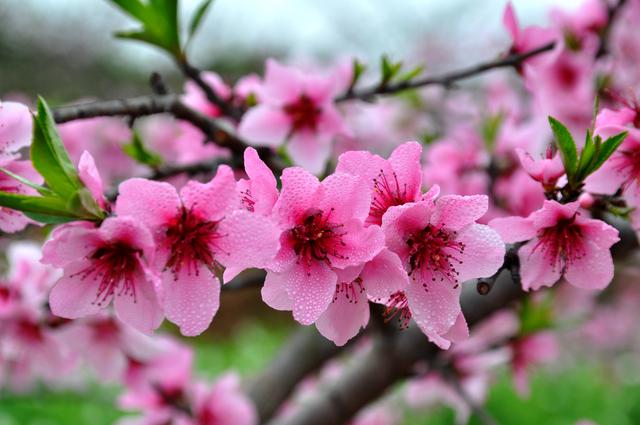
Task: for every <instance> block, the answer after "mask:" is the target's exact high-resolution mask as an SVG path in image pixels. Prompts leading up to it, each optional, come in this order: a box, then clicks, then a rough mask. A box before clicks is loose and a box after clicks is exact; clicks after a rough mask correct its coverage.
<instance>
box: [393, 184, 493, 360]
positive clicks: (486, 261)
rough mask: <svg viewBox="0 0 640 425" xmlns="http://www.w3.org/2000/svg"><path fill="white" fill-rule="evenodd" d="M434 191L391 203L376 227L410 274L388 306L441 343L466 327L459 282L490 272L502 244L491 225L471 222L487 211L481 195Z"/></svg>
mask: <svg viewBox="0 0 640 425" xmlns="http://www.w3.org/2000/svg"><path fill="white" fill-rule="evenodd" d="M437 194H438V191H437V189H434V190H432V191H430V193H428V194H427V195H425V196H424V197H423V200H422V201H420V202H415V203H409V204H404V205H401V206H397V207H391V208H390V209H389V210H388V211H387V213H386V214H385V215H384V217H383V218H382V230H383V231H384V234H385V237H386V242H387V247H388V248H389V249H390V250H391V251H393V252H395V253H396V254H397V255H398V256H399V257H400V259H401V260H402V263H403V266H404V268H405V270H406V272H407V275H408V276H409V278H410V281H409V286H408V288H407V290H406V291H404V292H402V293H396V294H392V295H391V297H390V299H389V300H388V302H387V305H388V308H389V309H390V310H391V313H392V314H394V313H395V312H394V310H396V311H397V313H399V314H400V315H401V317H402V315H404V317H405V319H406V318H408V317H413V318H414V320H415V321H416V323H417V324H418V326H419V327H420V329H421V330H422V331H423V332H424V333H425V334H426V335H427V337H428V338H429V340H430V341H432V342H434V343H435V344H437V345H438V346H440V347H441V348H445V349H446V348H448V347H449V346H450V344H451V341H457V340H460V339H463V338H465V337H466V336H467V333H468V331H467V326H466V321H465V319H464V316H463V315H462V311H461V309H460V300H459V298H460V291H461V283H462V282H465V281H467V280H469V279H474V278H479V277H488V276H491V275H493V274H494V273H495V272H496V271H497V270H498V268H499V267H500V266H501V265H502V263H503V260H504V252H505V248H504V243H502V241H501V240H500V237H499V236H498V234H497V233H496V232H495V231H494V230H492V229H491V228H489V227H488V226H485V225H481V224H477V223H476V220H478V219H479V218H480V217H482V216H483V215H484V214H485V212H486V211H487V206H488V205H487V204H488V198H487V197H486V196H484V195H476V196H457V195H446V196H442V197H441V198H439V199H437V200H435V201H434V199H435V197H436V196H437ZM409 313H410V316H409Z"/></svg>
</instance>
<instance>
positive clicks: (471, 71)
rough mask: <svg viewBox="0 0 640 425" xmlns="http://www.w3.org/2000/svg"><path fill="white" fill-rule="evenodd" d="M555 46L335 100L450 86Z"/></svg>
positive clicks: (368, 97) (353, 93) (511, 64)
mask: <svg viewBox="0 0 640 425" xmlns="http://www.w3.org/2000/svg"><path fill="white" fill-rule="evenodd" d="M554 46H555V42H552V43H548V44H545V45H544V46H541V47H538V48H536V49H533V50H530V51H528V52H524V53H517V54H510V55H508V56H506V57H504V58H502V59H497V60H493V61H489V62H484V63H480V64H478V65H474V66H471V67H468V68H464V69H461V70H458V71H453V72H449V73H446V74H443V75H439V76H435V77H426V78H416V79H413V80H410V81H402V82H399V83H395V84H387V85H384V86H380V85H379V84H377V85H375V86H372V87H369V88H365V89H360V90H353V91H351V92H347V93H345V94H343V95H342V96H339V97H337V98H336V99H335V101H336V102H344V101H347V100H353V99H360V100H370V99H373V98H374V97H376V96H382V95H391V94H395V93H398V92H401V91H404V90H410V89H417V88H421V87H426V86H445V87H449V86H451V85H452V84H453V83H455V82H457V81H460V80H464V79H467V78H470V77H474V76H476V75H479V74H482V73H484V72H486V71H490V70H493V69H499V68H511V67H514V68H515V67H517V66H519V65H520V64H522V63H523V62H524V61H525V60H527V59H529V58H531V57H533V56H537V55H539V54H542V53H545V52H548V51H550V50H551V49H553V48H554Z"/></svg>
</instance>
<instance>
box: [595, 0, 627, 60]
mask: <svg viewBox="0 0 640 425" xmlns="http://www.w3.org/2000/svg"><path fill="white" fill-rule="evenodd" d="M626 2H627V0H620V1H618V3H616V4H615V5H614V6H608V7H607V25H606V26H605V27H604V28H603V29H602V32H601V33H600V45H599V46H598V52H597V53H596V58H600V57H602V56H604V55H606V54H607V53H608V49H609V37H610V36H611V29H612V28H613V24H614V23H615V20H616V18H617V17H618V14H619V13H620V10H622V8H623V7H624V5H625V3H626Z"/></svg>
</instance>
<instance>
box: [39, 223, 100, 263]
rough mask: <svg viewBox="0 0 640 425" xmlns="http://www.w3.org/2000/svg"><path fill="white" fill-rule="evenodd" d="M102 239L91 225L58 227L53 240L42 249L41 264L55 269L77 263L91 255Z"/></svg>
mask: <svg viewBox="0 0 640 425" xmlns="http://www.w3.org/2000/svg"><path fill="white" fill-rule="evenodd" d="M102 241H103V239H102V237H101V235H100V233H99V231H98V230H97V229H95V228H94V227H93V225H89V226H77V225H68V224H65V225H63V226H60V227H58V228H57V229H56V230H55V231H54V233H53V238H52V239H50V240H48V241H47V242H46V243H45V244H44V246H43V248H42V260H41V261H42V263H43V264H51V265H52V266H56V267H64V266H66V265H67V264H69V263H71V262H74V261H78V260H79V259H81V258H85V257H87V256H89V255H90V254H92V253H93V252H94V251H95V250H96V249H97V247H98V246H99V245H100V244H101V243H102Z"/></svg>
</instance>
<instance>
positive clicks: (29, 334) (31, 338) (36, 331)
mask: <svg viewBox="0 0 640 425" xmlns="http://www.w3.org/2000/svg"><path fill="white" fill-rule="evenodd" d="M17 326H18V335H20V338H22V339H23V340H24V341H26V342H31V343H38V342H42V341H43V340H44V335H43V334H42V330H41V329H40V327H39V326H38V325H37V324H36V323H34V322H32V321H29V320H20V321H19V322H18V325H17Z"/></svg>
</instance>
